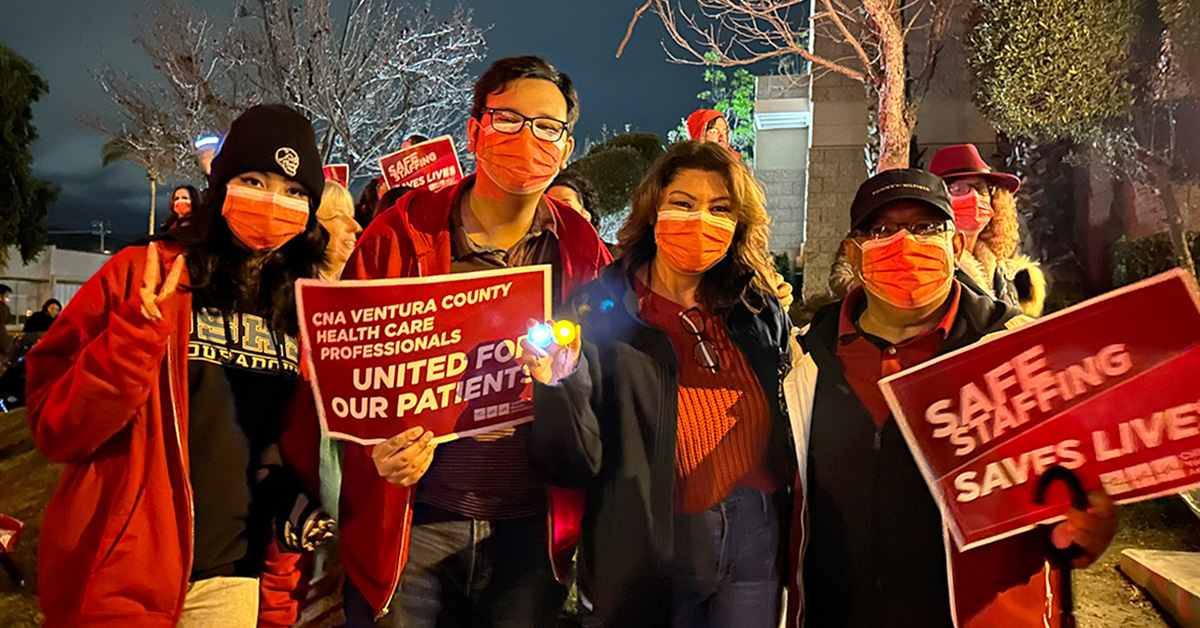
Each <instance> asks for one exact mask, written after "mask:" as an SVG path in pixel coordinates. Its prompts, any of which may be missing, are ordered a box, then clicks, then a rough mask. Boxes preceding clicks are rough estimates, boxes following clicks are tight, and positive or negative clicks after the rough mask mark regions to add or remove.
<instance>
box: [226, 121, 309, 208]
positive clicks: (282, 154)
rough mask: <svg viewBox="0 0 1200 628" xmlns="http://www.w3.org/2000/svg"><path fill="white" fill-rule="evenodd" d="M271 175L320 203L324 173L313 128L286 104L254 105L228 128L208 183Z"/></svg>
mask: <svg viewBox="0 0 1200 628" xmlns="http://www.w3.org/2000/svg"><path fill="white" fill-rule="evenodd" d="M251 171H258V172H274V173H276V174H281V175H283V176H285V177H288V178H291V179H293V180H295V181H296V182H298V183H299V184H300V185H302V186H304V188H305V189H306V190H308V196H309V198H310V199H314V200H316V201H320V200H321V192H322V191H324V189H325V173H324V172H323V171H322V170H321V156H320V154H319V153H318V152H317V140H316V137H315V136H314V135H313V128H312V125H311V124H309V123H308V120H307V119H306V118H305V117H304V116H303V115H301V114H300V112H298V111H296V110H295V109H292V108H291V107H288V106H287V105H257V106H254V107H251V108H249V109H247V110H246V111H245V113H243V114H242V115H240V116H238V118H237V120H234V121H233V124H232V125H231V126H230V127H229V134H228V135H226V136H225V141H224V142H222V144H221V150H220V152H218V153H217V156H216V157H214V158H213V161H212V172H211V174H209V175H208V183H209V186H210V187H212V188H216V187H218V186H221V187H223V186H225V184H227V183H229V180H230V179H232V178H234V177H236V176H238V175H239V174H242V173H243V172H251Z"/></svg>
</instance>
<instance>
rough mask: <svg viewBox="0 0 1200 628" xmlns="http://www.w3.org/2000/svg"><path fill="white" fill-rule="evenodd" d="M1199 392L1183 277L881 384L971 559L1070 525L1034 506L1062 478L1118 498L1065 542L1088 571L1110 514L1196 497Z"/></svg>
mask: <svg viewBox="0 0 1200 628" xmlns="http://www.w3.org/2000/svg"><path fill="white" fill-rule="evenodd" d="M1198 386H1200V295H1198V294H1197V290H1196V287H1195V280H1194V279H1192V278H1191V277H1190V275H1189V274H1188V273H1187V272H1186V271H1182V270H1176V271H1172V272H1169V273H1164V274H1163V275H1159V276H1158V277H1154V278H1151V279H1148V280H1146V281H1144V282H1140V283H1138V284H1135V285H1132V286H1128V287H1126V288H1122V289H1121V290H1118V291H1115V292H1113V293H1110V294H1107V295H1104V296H1102V297H1098V298H1096V299H1093V300H1091V301H1088V302H1086V303H1082V304H1079V305H1077V306H1074V307H1072V308H1069V309H1067V310H1063V311H1061V312H1057V313H1055V314H1053V315H1051V316H1048V317H1046V318H1043V319H1041V320H1039V321H1037V322H1035V323H1032V324H1029V325H1025V326H1022V327H1019V328H1017V329H1015V330H1013V331H1010V332H1008V333H1006V334H1002V335H999V336H997V337H994V338H991V339H988V340H985V341H984V342H981V343H978V344H975V345H972V346H971V347H968V348H965V349H961V350H959V351H957V352H954V353H951V354H948V355H945V356H942V357H940V358H937V359H935V360H932V361H929V362H926V363H924V364H922V365H920V366H918V367H915V368H913V369H910V370H907V371H904V372H901V373H898V374H896V375H893V376H891V377H887V378H884V379H883V380H882V381H881V382H880V388H881V389H882V390H883V392H884V396H885V397H886V398H887V400H888V405H889V407H890V408H891V409H892V412H893V415H894V416H895V418H896V420H897V424H898V425H899V427H900V429H901V432H902V433H903V434H904V437H905V439H906V441H907V442H908V445H909V447H910V448H911V449H912V450H913V453H914V458H915V459H916V462H917V464H918V466H919V467H920V468H921V471H922V473H923V475H924V476H925V480H926V482H927V483H928V484H929V487H930V490H931V491H932V493H933V496H934V498H935V500H936V501H937V502H938V505H939V507H940V508H941V510H942V513H943V517H944V519H945V520H946V523H947V524H948V525H949V527H950V530H951V533H952V535H953V536H954V539H955V541H956V542H957V544H958V546H959V548H960V549H961V550H963V551H967V550H970V549H972V548H974V547H978V546H980V545H984V544H987V543H991V542H993V541H997V540H999V539H1002V538H1005V537H1008V536H1012V535H1014V534H1018V533H1020V532H1022V531H1024V530H1027V529H1030V528H1032V527H1033V526H1035V525H1038V524H1044V523H1051V522H1056V521H1059V520H1061V519H1063V518H1064V517H1063V513H1064V511H1065V510H1066V508H1065V507H1064V506H1065V504H1064V503H1063V501H1062V500H1061V499H1057V500H1055V499H1051V500H1050V501H1048V502H1047V503H1045V504H1036V503H1032V502H1031V500H1030V498H1029V493H1028V489H1029V487H1030V486H1031V485H1032V483H1034V482H1036V481H1037V480H1038V478H1039V477H1041V476H1042V475H1043V474H1044V473H1045V472H1046V470H1047V469H1050V468H1052V467H1053V466H1055V465H1061V466H1062V467H1065V468H1067V469H1069V470H1071V471H1074V472H1075V473H1076V474H1077V475H1078V476H1079V477H1080V479H1082V480H1083V482H1084V484H1085V485H1088V486H1103V488H1104V491H1105V493H1107V494H1108V495H1111V496H1112V497H1111V499H1109V498H1103V497H1096V498H1094V499H1093V501H1092V503H1091V508H1090V509H1089V510H1088V511H1087V512H1084V511H1082V510H1080V509H1074V510H1072V511H1071V512H1070V514H1068V515H1067V517H1066V519H1067V521H1068V522H1067V524H1066V525H1064V526H1062V527H1060V528H1058V530H1057V531H1056V532H1055V536H1056V540H1058V541H1059V544H1060V545H1062V544H1063V543H1065V542H1066V541H1067V540H1068V539H1071V540H1074V541H1075V543H1076V544H1078V545H1080V546H1082V547H1083V548H1084V549H1085V550H1086V551H1087V553H1088V554H1091V556H1090V557H1089V558H1090V559H1094V558H1095V556H1096V555H1098V554H1099V553H1101V552H1102V551H1103V549H1104V547H1106V546H1107V544H1108V542H1109V541H1110V540H1111V539H1112V533H1113V530H1114V529H1115V519H1114V517H1113V516H1112V508H1111V502H1112V501H1116V502H1117V503H1120V504H1126V503H1132V502H1135V501H1139V500H1143V499H1149V498H1152V497H1159V496H1163V495H1171V494H1174V493H1178V492H1180V491H1184V490H1188V489H1190V488H1192V487H1195V486H1198V485H1200V400H1198V396H1197V393H1196V390H1197V387H1198ZM1066 544H1067V545H1069V543H1066ZM1086 560H1087V558H1085V560H1084V561H1073V562H1074V563H1079V562H1086Z"/></svg>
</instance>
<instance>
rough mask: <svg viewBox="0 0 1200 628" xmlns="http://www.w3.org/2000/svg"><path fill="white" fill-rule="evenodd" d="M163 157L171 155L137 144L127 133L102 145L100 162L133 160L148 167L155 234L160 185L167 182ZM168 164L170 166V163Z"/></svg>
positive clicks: (151, 222) (105, 164)
mask: <svg viewBox="0 0 1200 628" xmlns="http://www.w3.org/2000/svg"><path fill="white" fill-rule="evenodd" d="M163 159H167V160H170V157H169V156H167V155H162V154H161V153H158V154H156V151H151V150H147V149H146V148H142V147H139V146H137V145H136V144H135V143H134V142H132V141H130V139H129V137H128V136H127V135H125V134H122V135H118V136H117V137H114V138H112V139H111V140H109V141H107V142H105V143H104V146H102V147H100V163H101V164H102V165H104V166H107V165H109V164H112V163H115V162H118V161H131V162H133V163H135V164H137V165H139V166H141V167H143V168H145V169H146V178H147V179H149V180H150V229H149V234H150V235H154V226H155V225H156V224H157V216H156V215H155V214H156V212H155V205H156V201H157V197H158V185H159V184H160V183H165V182H166V179H165V178H164V173H163V171H164V169H163V167H162V166H163V165H164V164H163V163H161V162H162V161H163ZM166 165H167V166H168V167H170V164H166Z"/></svg>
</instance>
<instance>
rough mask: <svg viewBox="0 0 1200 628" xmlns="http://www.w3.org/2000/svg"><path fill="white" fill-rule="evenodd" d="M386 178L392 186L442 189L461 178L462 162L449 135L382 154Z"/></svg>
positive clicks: (382, 164)
mask: <svg viewBox="0 0 1200 628" xmlns="http://www.w3.org/2000/svg"><path fill="white" fill-rule="evenodd" d="M379 168H380V169H381V170H383V180H384V183H386V184H387V187H388V188H389V189H391V188H395V187H400V186H407V187H410V188H428V189H429V190H432V191H435V192H436V191H437V190H440V189H442V188H444V187H446V186H448V185H454V184H455V183H458V182H459V181H461V180H462V178H463V174H462V166H461V165H459V163H458V153H457V152H455V151H454V140H452V139H450V136H449V135H443V136H441V137H438V138H434V139H432V140H429V141H428V142H421V143H420V144H413V145H412V146H409V147H408V148H402V149H400V150H398V151H396V152H394V153H392V154H390V155H386V156H384V157H380V158H379Z"/></svg>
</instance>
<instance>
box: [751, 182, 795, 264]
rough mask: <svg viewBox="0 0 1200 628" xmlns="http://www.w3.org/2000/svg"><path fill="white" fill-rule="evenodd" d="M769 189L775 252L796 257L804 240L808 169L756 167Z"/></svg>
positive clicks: (772, 248) (768, 202)
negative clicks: (805, 172)
mask: <svg viewBox="0 0 1200 628" xmlns="http://www.w3.org/2000/svg"><path fill="white" fill-rule="evenodd" d="M754 176H755V177H756V178H758V180H759V181H761V182H762V184H763V187H765V188H766V190H767V213H769V214H770V215H771V252H772V253H787V254H788V255H789V257H791V258H793V259H794V258H795V255H796V254H797V253H798V252H799V251H800V245H801V243H802V242H803V241H804V217H805V216H804V214H805V212H804V192H805V189H804V170H798V169H786V170H755V172H754Z"/></svg>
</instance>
